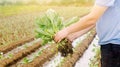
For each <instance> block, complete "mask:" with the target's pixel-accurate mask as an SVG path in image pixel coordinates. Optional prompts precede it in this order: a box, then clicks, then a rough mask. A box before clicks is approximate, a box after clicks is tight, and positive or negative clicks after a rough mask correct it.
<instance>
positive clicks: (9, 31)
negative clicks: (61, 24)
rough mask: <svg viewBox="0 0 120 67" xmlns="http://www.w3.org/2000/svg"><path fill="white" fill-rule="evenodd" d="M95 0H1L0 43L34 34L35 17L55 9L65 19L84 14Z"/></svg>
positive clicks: (5, 43)
mask: <svg viewBox="0 0 120 67" xmlns="http://www.w3.org/2000/svg"><path fill="white" fill-rule="evenodd" d="M93 4H94V0H0V45H8V44H10V43H12V42H14V41H17V40H19V39H21V38H25V37H28V36H33V35H34V29H35V23H34V21H35V18H37V17H39V16H40V15H41V14H42V13H44V12H45V11H46V10H47V9H54V10H55V11H57V12H58V13H59V14H60V16H63V17H65V19H68V18H71V17H73V16H79V17H81V16H84V15H85V14H87V13H88V12H89V11H90V9H91V7H92V6H93Z"/></svg>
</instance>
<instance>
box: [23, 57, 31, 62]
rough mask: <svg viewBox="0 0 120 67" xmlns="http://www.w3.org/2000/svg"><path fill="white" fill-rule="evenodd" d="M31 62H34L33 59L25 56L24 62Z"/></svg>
mask: <svg viewBox="0 0 120 67" xmlns="http://www.w3.org/2000/svg"><path fill="white" fill-rule="evenodd" d="M30 62H32V60H31V59H28V58H26V57H25V58H23V63H30Z"/></svg>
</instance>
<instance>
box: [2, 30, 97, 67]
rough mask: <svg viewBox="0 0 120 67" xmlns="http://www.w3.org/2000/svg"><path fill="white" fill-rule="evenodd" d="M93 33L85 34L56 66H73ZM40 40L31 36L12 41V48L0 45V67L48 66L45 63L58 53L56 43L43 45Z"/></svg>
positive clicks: (92, 36) (92, 37)
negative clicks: (71, 52)
mask: <svg viewBox="0 0 120 67" xmlns="http://www.w3.org/2000/svg"><path fill="white" fill-rule="evenodd" d="M95 34H96V32H95V31H91V32H89V33H88V34H86V36H84V39H82V42H81V43H78V44H79V45H76V47H74V52H73V54H72V55H68V56H67V57H64V58H62V59H59V63H57V65H56V66H58V67H74V65H75V63H76V62H77V60H78V59H79V58H80V57H81V56H82V55H83V53H84V51H85V50H86V49H87V48H88V46H89V44H90V43H91V42H92V40H93V39H94V37H95ZM41 42H42V40H41V39H34V38H33V37H31V38H27V39H23V40H20V41H18V42H15V43H12V44H11V45H12V46H13V47H12V48H11V46H8V47H7V48H6V49H2V47H1V48H0V49H1V50H0V52H1V54H0V67H49V66H47V65H48V64H49V63H50V62H51V61H52V60H54V57H55V56H56V57H57V56H58V54H59V53H58V50H57V45H56V44H52V43H50V44H46V45H44V46H43V45H42V44H41ZM14 45H16V46H14ZM8 50H9V51H8ZM2 51H3V52H2ZM60 57H61V56H60ZM56 62H58V61H56Z"/></svg>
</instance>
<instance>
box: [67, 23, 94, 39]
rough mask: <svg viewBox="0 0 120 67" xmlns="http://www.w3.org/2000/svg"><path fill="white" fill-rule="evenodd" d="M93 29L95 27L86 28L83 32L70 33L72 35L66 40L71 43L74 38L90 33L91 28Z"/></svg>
mask: <svg viewBox="0 0 120 67" xmlns="http://www.w3.org/2000/svg"><path fill="white" fill-rule="evenodd" d="M94 27H95V25H92V26H90V27H88V28H86V29H83V30H81V31H78V32H75V33H72V34H70V35H68V36H67V38H68V39H69V40H70V41H73V40H75V39H76V38H78V37H80V36H82V35H84V34H85V33H87V32H88V31H90V30H91V29H92V28H94Z"/></svg>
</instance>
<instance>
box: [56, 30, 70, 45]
mask: <svg viewBox="0 0 120 67" xmlns="http://www.w3.org/2000/svg"><path fill="white" fill-rule="evenodd" d="M67 35H68V32H67V30H66V29H63V30H61V31H59V32H58V33H57V34H56V35H55V38H54V40H55V42H56V43H58V42H60V41H61V40H62V39H64V38H65V37H67Z"/></svg>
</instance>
